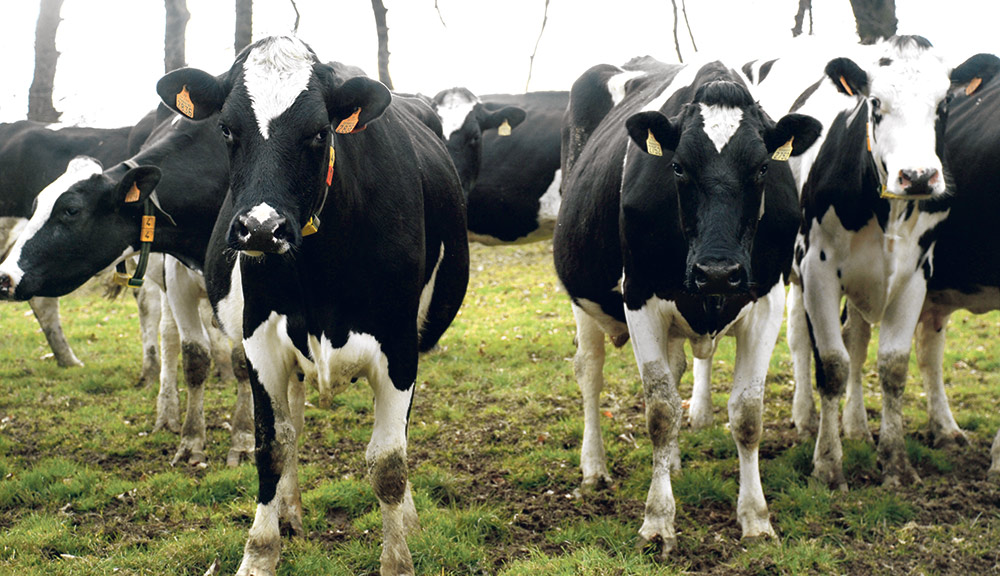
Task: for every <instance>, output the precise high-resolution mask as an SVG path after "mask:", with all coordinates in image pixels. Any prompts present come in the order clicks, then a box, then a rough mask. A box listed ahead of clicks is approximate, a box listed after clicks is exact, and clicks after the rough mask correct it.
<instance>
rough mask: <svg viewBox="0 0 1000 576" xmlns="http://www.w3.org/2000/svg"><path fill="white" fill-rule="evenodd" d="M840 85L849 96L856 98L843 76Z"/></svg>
mask: <svg viewBox="0 0 1000 576" xmlns="http://www.w3.org/2000/svg"><path fill="white" fill-rule="evenodd" d="M840 85H841V86H843V87H844V91H846V92H847V95H848V96H854V92H851V87H850V86H848V85H847V80H845V79H844V77H843V76H841V77H840Z"/></svg>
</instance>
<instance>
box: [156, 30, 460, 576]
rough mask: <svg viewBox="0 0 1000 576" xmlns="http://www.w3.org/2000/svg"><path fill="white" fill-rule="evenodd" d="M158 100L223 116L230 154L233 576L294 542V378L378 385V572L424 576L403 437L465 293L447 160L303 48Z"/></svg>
mask: <svg viewBox="0 0 1000 576" xmlns="http://www.w3.org/2000/svg"><path fill="white" fill-rule="evenodd" d="M157 91H158V92H159V94H160V96H161V97H162V98H163V100H164V102H166V103H167V104H168V105H169V106H171V107H174V108H175V109H177V110H178V111H180V112H182V113H185V114H188V115H189V116H192V117H193V118H195V119H196V120H201V119H204V118H207V117H209V115H212V114H214V113H216V112H218V111H220V110H221V116H220V117H219V120H218V124H219V125H220V126H221V131H222V134H223V135H224V137H225V139H226V141H227V142H228V145H229V153H230V166H231V180H230V186H231V191H230V193H229V195H228V196H227V199H226V202H225V203H224V205H223V208H222V210H221V212H220V215H219V219H218V220H217V222H216V227H215V230H214V232H213V236H212V243H211V245H210V247H209V251H208V256H207V257H208V261H207V263H206V280H207V284H208V288H209V295H210V298H211V300H212V302H213V305H214V306H215V309H216V313H217V316H218V318H219V320H220V323H221V324H222V326H223V328H224V329H225V331H226V332H227V333H228V334H230V335H231V336H233V337H235V338H236V339H238V340H241V341H242V342H243V346H244V349H245V350H246V357H247V365H248V368H249V372H250V380H251V384H252V386H253V397H254V413H255V425H256V458H257V470H258V475H259V492H258V505H257V512H256V516H255V518H254V523H253V526H252V527H251V528H250V533H249V538H248V540H247V543H246V547H245V549H244V554H243V560H242V562H241V564H240V568H239V570H238V572H237V573H238V574H240V575H244V576H245V575H249V574H255V575H265V574H274V573H275V567H276V565H277V563H278V560H279V548H280V533H279V522H280V521H283V520H284V521H288V522H290V523H291V525H292V526H293V528H294V527H298V528H299V529H301V499H300V496H299V490H298V480H297V447H296V433H295V429H294V425H293V423H292V422H291V421H290V417H289V412H290V409H291V406H289V402H288V399H287V393H286V387H287V383H288V380H289V377H290V376H291V375H292V374H293V372H294V371H295V370H296V369H297V368H298V369H302V370H315V371H316V372H317V375H318V378H319V382H320V384H321V385H323V384H324V383H327V384H329V383H331V382H337V381H342V380H345V379H349V378H352V377H356V376H364V377H366V378H367V380H368V382H369V384H370V385H371V386H372V389H373V391H374V394H375V417H374V427H373V431H372V438H371V442H370V443H369V445H368V449H367V452H366V460H367V462H368V470H369V474H370V479H371V482H372V486H373V487H374V490H375V494H376V496H377V497H378V499H379V502H380V504H381V511H382V521H383V535H384V543H383V551H382V556H381V565H382V573H383V574H413V562H412V559H411V557H410V553H409V548H408V546H407V544H406V537H405V536H406V532H407V530H408V529H409V528H410V527H412V526H413V525H414V524H415V522H416V510H415V509H414V507H413V500H412V496H411V495H410V490H409V484H408V482H407V464H406V425H407V421H408V418H409V409H410V405H411V402H412V398H413V390H414V381H415V378H416V370H417V356H418V352H419V351H420V350H427V349H429V348H430V347H432V346H433V345H434V344H435V342H437V340H438V339H439V338H440V336H441V335H442V333H443V332H444V331H445V329H446V328H447V327H448V325H449V324H450V322H451V320H452V319H453V318H454V316H455V315H456V314H457V312H458V309H459V306H460V305H461V302H462V299H463V297H464V295H465V290H466V285H467V281H468V265H469V260H468V241H467V239H466V229H465V206H464V200H463V195H462V189H461V184H460V182H459V179H458V175H457V174H456V173H455V168H454V166H453V165H452V162H451V160H450V159H449V158H448V153H447V151H446V150H445V147H444V145H443V143H442V142H441V140H440V138H438V137H437V136H436V135H435V134H434V133H433V132H431V131H430V130H428V129H427V127H426V126H425V125H424V124H422V123H421V122H420V120H419V119H417V118H415V117H414V116H413V115H411V114H409V113H408V112H406V108H405V107H399V106H396V105H393V103H392V97H391V95H390V93H389V91H388V90H387V89H386V88H385V87H384V86H383V85H382V84H380V83H378V82H376V81H374V80H371V79H369V78H366V77H354V78H350V79H344V78H341V77H339V76H337V75H336V73H335V71H334V70H333V69H332V68H331V67H329V66H327V65H325V64H323V63H321V62H320V61H319V60H318V59H317V58H316V55H315V54H314V53H313V51H312V50H311V49H310V48H309V47H308V46H306V45H305V44H304V43H303V42H301V41H300V40H298V39H295V38H289V37H271V38H266V39H263V40H260V41H258V42H256V43H254V44H252V45H251V46H249V47H248V48H247V49H246V50H244V51H243V52H242V53H241V54H240V55H239V56H238V57H237V59H236V61H235V63H234V64H233V66H232V68H231V69H230V70H229V71H228V72H227V73H225V74H223V75H221V76H219V77H213V76H211V75H209V74H207V73H205V72H202V71H199V70H194V69H181V70H177V71H174V72H172V73H170V74H168V75H166V76H164V77H163V78H162V79H161V80H160V82H159V83H158V85H157ZM210 122H212V123H213V124H214V123H215V122H214V121H210Z"/></svg>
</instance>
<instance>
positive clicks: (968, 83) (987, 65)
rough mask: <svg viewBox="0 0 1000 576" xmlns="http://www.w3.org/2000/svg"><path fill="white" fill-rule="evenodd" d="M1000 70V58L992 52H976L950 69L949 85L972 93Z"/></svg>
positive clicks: (969, 93)
mask: <svg viewBox="0 0 1000 576" xmlns="http://www.w3.org/2000/svg"><path fill="white" fill-rule="evenodd" d="M998 71H1000V58H997V57H996V56H994V55H993V54H976V55H975V56H972V57H971V58H969V59H968V60H966V61H965V62H962V63H961V64H959V65H958V66H957V67H956V68H955V69H954V70H952V71H951V87H952V88H965V93H966V94H968V95H970V96H971V95H972V94H973V93H974V92H975V91H976V90H978V89H979V87H980V86H981V85H983V84H985V83H987V82H989V81H990V80H992V79H993V77H994V76H996V74H997V72H998Z"/></svg>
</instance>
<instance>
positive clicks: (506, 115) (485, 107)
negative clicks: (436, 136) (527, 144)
mask: <svg viewBox="0 0 1000 576" xmlns="http://www.w3.org/2000/svg"><path fill="white" fill-rule="evenodd" d="M431 106H432V107H433V108H434V111H435V112H437V115H438V117H439V118H441V129H442V131H443V133H444V140H445V143H446V144H447V146H448V154H449V155H450V156H451V160H452V162H453V163H454V164H455V169H456V170H458V177H459V179H461V181H462V188H463V189H464V190H465V193H466V195H468V194H469V192H470V191H472V189H473V188H474V187H475V185H476V178H477V177H478V176H479V167H480V166H481V164H482V153H483V132H486V131H487V130H491V129H495V128H499V127H500V126H501V125H502V124H503V123H504V122H505V121H506V122H507V125H508V126H509V127H510V128H512V129H513V128H515V127H516V126H517V125H518V124H520V123H521V122H523V121H524V118H525V116H526V114H525V112H524V110H523V109H521V108H518V107H517V106H503V105H497V104H491V103H483V102H480V100H479V98H478V97H477V96H476V95H475V94H473V93H472V92H471V91H470V90H469V89H468V88H449V89H448V90H442V91H441V92H438V93H437V95H435V96H434V98H433V99H432V101H431Z"/></svg>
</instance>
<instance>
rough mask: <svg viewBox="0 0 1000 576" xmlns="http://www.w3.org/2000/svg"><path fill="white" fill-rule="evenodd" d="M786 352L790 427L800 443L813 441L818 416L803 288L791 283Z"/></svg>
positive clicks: (787, 304) (817, 427)
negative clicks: (789, 362)
mask: <svg viewBox="0 0 1000 576" xmlns="http://www.w3.org/2000/svg"><path fill="white" fill-rule="evenodd" d="M786 306H787V307H788V333H787V335H786V336H787V339H788V350H789V351H790V353H791V357H792V373H793V374H794V376H795V391H794V393H793V395H792V423H793V424H794V425H795V432H796V434H798V437H799V439H800V440H804V439H806V438H812V437H813V436H815V435H816V432H817V431H818V430H819V414H818V413H817V412H816V403H815V400H814V399H813V389H812V374H811V371H812V341H811V339H810V338H809V327H808V323H807V321H806V311H805V308H804V307H803V305H802V286H801V285H800V284H798V283H797V282H792V283H791V285H790V286H789V288H788V298H787V303H786Z"/></svg>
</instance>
